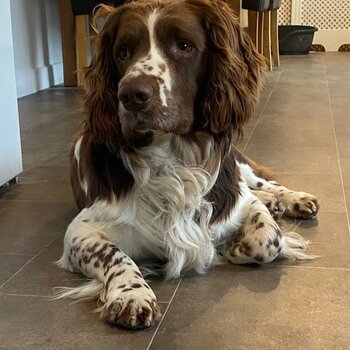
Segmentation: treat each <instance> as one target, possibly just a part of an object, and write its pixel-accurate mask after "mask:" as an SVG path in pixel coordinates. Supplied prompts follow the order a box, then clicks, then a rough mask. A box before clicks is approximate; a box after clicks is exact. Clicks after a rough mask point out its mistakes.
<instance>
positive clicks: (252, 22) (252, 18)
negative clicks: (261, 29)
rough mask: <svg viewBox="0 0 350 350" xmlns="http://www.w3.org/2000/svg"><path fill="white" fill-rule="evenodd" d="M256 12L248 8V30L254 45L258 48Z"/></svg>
mask: <svg viewBox="0 0 350 350" xmlns="http://www.w3.org/2000/svg"><path fill="white" fill-rule="evenodd" d="M258 20H259V18H258V12H257V11H251V10H248V31H249V36H250V38H251V39H252V42H253V43H254V45H255V47H256V48H258Z"/></svg>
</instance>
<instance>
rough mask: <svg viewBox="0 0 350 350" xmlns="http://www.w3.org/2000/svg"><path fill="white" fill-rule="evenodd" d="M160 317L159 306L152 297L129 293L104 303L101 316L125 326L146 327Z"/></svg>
mask: <svg viewBox="0 0 350 350" xmlns="http://www.w3.org/2000/svg"><path fill="white" fill-rule="evenodd" d="M160 317H161V313H160V310H159V306H158V305H157V302H156V301H155V300H154V299H153V300H151V299H143V298H140V297H139V296H135V295H132V293H130V294H129V295H127V296H124V297H120V298H117V299H116V300H113V301H112V302H110V303H108V302H107V303H106V304H105V305H104V306H103V308H102V312H101V318H102V319H104V320H106V321H108V322H111V323H114V324H116V325H118V326H123V327H126V328H134V329H138V328H147V327H151V326H153V325H154V324H156V323H157V322H158V321H159V319H160Z"/></svg>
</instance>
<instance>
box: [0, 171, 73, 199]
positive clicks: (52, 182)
mask: <svg viewBox="0 0 350 350" xmlns="http://www.w3.org/2000/svg"><path fill="white" fill-rule="evenodd" d="M10 199H15V200H27V201H47V202H52V203H54V202H67V203H74V198H73V194H72V190H71V184H70V178H69V171H68V169H67V168H59V167H47V166H45V167H34V168H30V169H29V170H28V171H24V172H23V173H22V174H20V175H19V177H18V184H16V185H15V186H11V187H10V188H2V189H0V200H10Z"/></svg>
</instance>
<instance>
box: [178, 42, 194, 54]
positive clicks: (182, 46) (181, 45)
mask: <svg viewBox="0 0 350 350" xmlns="http://www.w3.org/2000/svg"><path fill="white" fill-rule="evenodd" d="M177 48H178V49H179V50H180V51H182V52H186V53H189V52H191V51H192V50H193V47H192V45H191V44H190V43H189V42H187V41H184V40H182V41H179V42H178V43H177Z"/></svg>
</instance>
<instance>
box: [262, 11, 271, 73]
mask: <svg viewBox="0 0 350 350" xmlns="http://www.w3.org/2000/svg"><path fill="white" fill-rule="evenodd" d="M264 12H265V13H264V26H263V28H264V29H263V32H264V36H263V38H264V39H263V41H264V42H263V53H264V56H265V58H266V61H267V68H268V69H269V70H270V71H272V59H271V15H270V11H264Z"/></svg>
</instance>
